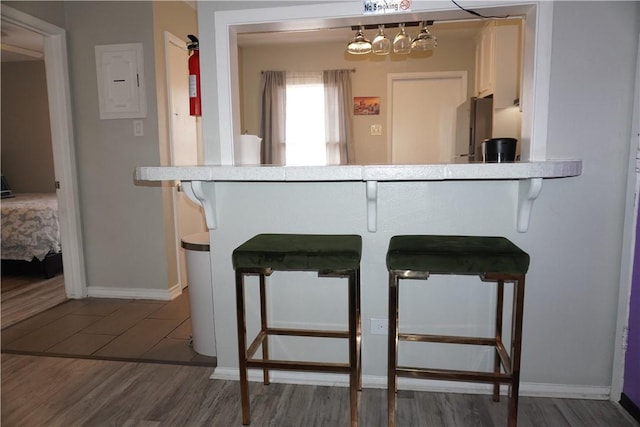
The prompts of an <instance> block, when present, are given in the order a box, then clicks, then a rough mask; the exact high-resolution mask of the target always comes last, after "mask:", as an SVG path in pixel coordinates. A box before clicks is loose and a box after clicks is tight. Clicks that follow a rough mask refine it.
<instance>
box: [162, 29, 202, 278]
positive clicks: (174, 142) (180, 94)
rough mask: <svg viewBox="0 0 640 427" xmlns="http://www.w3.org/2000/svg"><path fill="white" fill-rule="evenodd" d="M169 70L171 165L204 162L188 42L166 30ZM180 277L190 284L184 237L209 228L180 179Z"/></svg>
mask: <svg viewBox="0 0 640 427" xmlns="http://www.w3.org/2000/svg"><path fill="white" fill-rule="evenodd" d="M164 43H165V55H166V56H165V61H166V69H167V81H166V87H167V101H168V102H167V108H168V110H169V111H168V114H169V117H170V118H169V152H170V156H171V159H170V161H171V166H194V165H197V164H200V161H199V156H198V153H199V152H200V150H199V145H200V144H199V142H198V132H197V125H198V124H197V120H196V117H194V116H191V115H190V114H189V69H188V58H189V53H188V51H187V48H186V42H185V41H183V40H182V39H180V38H179V37H177V36H175V35H173V34H171V33H170V32H168V31H165V32H164ZM172 201H173V218H174V230H175V234H176V235H175V239H174V240H175V242H176V243H177V248H176V255H177V259H176V263H177V271H178V280H179V282H180V286H181V288H182V289H184V288H185V287H187V285H188V280H187V269H186V252H185V249H184V248H183V247H182V245H181V239H182V237H184V236H187V235H189V234H194V233H201V232H204V231H206V230H207V229H206V227H205V224H204V213H203V212H202V207H200V206H199V205H196V204H195V203H193V202H192V201H191V200H189V198H188V197H187V196H186V195H185V193H184V192H182V187H181V185H180V182H179V181H177V182H176V185H174V186H173V189H172Z"/></svg>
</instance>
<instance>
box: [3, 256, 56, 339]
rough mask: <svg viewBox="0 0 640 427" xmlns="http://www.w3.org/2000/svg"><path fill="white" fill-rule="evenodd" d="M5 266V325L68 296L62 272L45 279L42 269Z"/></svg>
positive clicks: (46, 307) (31, 314)
mask: <svg viewBox="0 0 640 427" xmlns="http://www.w3.org/2000/svg"><path fill="white" fill-rule="evenodd" d="M6 270H7V269H5V268H3V270H2V282H1V288H2V295H1V297H0V298H1V301H2V303H1V307H2V320H1V321H0V325H1V327H2V329H5V328H7V327H9V326H11V325H14V324H16V323H18V322H20V321H22V320H25V319H27V318H29V317H31V316H34V315H36V314H38V313H41V312H43V311H45V310H47V309H49V308H51V307H55V306H56V305H58V304H61V303H63V302H64V301H66V300H67V295H66V293H65V289H64V275H63V274H62V273H60V274H58V275H56V276H54V277H52V278H50V279H45V278H44V276H43V275H42V272H41V271H39V270H35V271H33V270H31V269H26V268H23V269H21V270H16V269H14V270H13V271H6Z"/></svg>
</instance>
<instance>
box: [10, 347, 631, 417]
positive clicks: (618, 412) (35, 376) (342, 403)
mask: <svg viewBox="0 0 640 427" xmlns="http://www.w3.org/2000/svg"><path fill="white" fill-rule="evenodd" d="M1 364H2V377H1V384H0V385H1V387H0V393H1V402H0V403H1V405H2V412H1V415H0V417H1V419H0V422H1V424H2V426H3V427H4V426H9V427H11V426H20V427H40V426H44V425H46V426H61V427H62V426H65V427H66V426H136V427H137V426H140V427H156V426H172V427H173V426H189V427H191V426H193V427H195V426H198V427H199V426H210V427H230V426H240V425H241V417H240V402H239V400H240V399H239V386H238V383H237V382H235V381H219V380H210V379H209V375H210V374H211V368H206V367H197V366H176V365H158V364H142V363H131V362H113V361H100V360H78V359H70V358H49V357H35V356H25V355H13V354H3V355H2V361H1ZM250 392H251V405H252V407H251V420H252V422H251V426H252V427H262V426H264V427H267V426H269V427H274V426H277V427H281V426H285V427H286V426H292V427H293V426H295V427H300V426H304V427H307V426H321V427H340V426H345V427H347V426H348V425H349V399H348V390H347V388H345V387H320V386H303V385H291V384H271V385H269V386H265V385H263V384H261V383H251V386H250ZM399 394H401V395H402V396H401V398H402V401H403V402H402V403H403V405H399V406H398V420H399V421H400V422H399V423H398V425H399V426H410V427H417V426H423V425H424V426H426V425H428V426H429V427H438V426H442V427H467V426H474V425H476V426H482V427H494V426H495V427H502V426H504V425H505V421H506V414H505V413H504V411H503V409H504V407H503V402H500V403H494V402H492V401H491V397H490V396H488V395H465V394H449V393H427V392H406V391H404V392H403V391H402V390H401V391H400V393H399ZM407 404H408V405H407ZM521 404H522V405H521V408H520V417H519V421H520V422H519V426H520V427H526V426H536V427H585V426H587V427H599V426H607V427H635V426H637V423H635V422H633V421H632V420H631V419H630V418H629V417H628V416H625V414H624V412H623V411H622V409H621V408H620V407H619V406H618V405H616V404H614V403H612V402H608V401H588V400H574V399H550V398H531V397H523V398H521ZM412 405H413V406H412ZM412 407H413V409H408V408H412ZM360 408H361V410H360V426H362V427H383V426H386V390H381V389H364V390H363V391H362V393H361V396H360ZM487 413H489V415H490V416H488V415H487Z"/></svg>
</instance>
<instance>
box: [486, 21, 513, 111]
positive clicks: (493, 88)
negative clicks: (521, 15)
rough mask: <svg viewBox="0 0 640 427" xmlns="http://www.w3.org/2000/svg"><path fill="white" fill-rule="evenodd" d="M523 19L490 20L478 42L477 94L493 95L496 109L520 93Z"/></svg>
mask: <svg viewBox="0 0 640 427" xmlns="http://www.w3.org/2000/svg"><path fill="white" fill-rule="evenodd" d="M521 22H522V21H521V20H520V19H505V20H497V21H490V22H488V23H487V25H486V26H485V27H484V28H483V29H482V30H481V32H480V35H479V36H478V38H477V43H476V91H475V92H476V96H478V97H485V96H488V95H493V106H494V108H506V107H510V106H512V105H513V102H514V100H515V99H517V98H519V96H520V75H521V71H520V70H521V67H520V64H521V56H522V55H521V51H522V49H521V45H522V43H521Z"/></svg>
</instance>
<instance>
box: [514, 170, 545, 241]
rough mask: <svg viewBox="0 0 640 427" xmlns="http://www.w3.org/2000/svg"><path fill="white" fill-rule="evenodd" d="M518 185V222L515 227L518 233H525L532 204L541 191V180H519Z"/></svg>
mask: <svg viewBox="0 0 640 427" xmlns="http://www.w3.org/2000/svg"><path fill="white" fill-rule="evenodd" d="M518 185H519V188H518V219H517V221H518V222H517V225H516V227H517V230H518V231H519V232H520V233H526V232H527V230H529V220H530V219H531V209H533V202H535V200H536V199H537V198H538V196H539V195H540V191H541V190H542V178H530V179H521V180H520V182H519V184H518Z"/></svg>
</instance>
